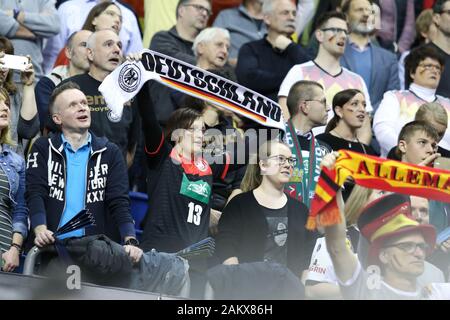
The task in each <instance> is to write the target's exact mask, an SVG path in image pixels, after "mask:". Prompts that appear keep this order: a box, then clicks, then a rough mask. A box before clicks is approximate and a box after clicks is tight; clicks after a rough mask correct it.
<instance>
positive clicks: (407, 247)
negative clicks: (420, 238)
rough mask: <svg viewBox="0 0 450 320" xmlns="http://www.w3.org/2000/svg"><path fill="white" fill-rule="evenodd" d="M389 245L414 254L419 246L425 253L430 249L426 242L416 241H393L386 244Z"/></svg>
mask: <svg viewBox="0 0 450 320" xmlns="http://www.w3.org/2000/svg"><path fill="white" fill-rule="evenodd" d="M389 247H396V248H398V249H400V250H402V251H404V252H406V253H409V254H413V253H414V252H416V250H417V248H419V249H420V250H421V251H422V252H425V253H426V252H427V251H428V250H429V249H430V246H429V245H428V243H426V242H420V243H416V242H412V241H407V242H399V243H393V244H390V245H388V246H386V248H389Z"/></svg>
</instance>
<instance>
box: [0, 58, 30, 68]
mask: <svg viewBox="0 0 450 320" xmlns="http://www.w3.org/2000/svg"><path fill="white" fill-rule="evenodd" d="M27 65H28V58H27V57H24V56H16V55H12V54H5V55H4V56H3V67H4V68H8V69H15V70H20V71H24V70H25V68H26V66H27Z"/></svg>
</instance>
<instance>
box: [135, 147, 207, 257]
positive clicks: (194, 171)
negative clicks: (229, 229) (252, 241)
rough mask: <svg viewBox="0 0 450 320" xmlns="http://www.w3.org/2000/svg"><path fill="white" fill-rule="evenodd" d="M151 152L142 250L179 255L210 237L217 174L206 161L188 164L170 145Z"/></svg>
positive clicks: (201, 160) (200, 160)
mask: <svg viewBox="0 0 450 320" xmlns="http://www.w3.org/2000/svg"><path fill="white" fill-rule="evenodd" d="M162 143H163V145H162V147H161V148H160V149H159V151H158V152H157V153H155V154H154V156H153V155H150V154H148V153H147V159H148V165H149V171H150V174H151V179H149V180H148V197H149V207H148V211H147V215H146V218H145V219H144V222H143V223H144V228H143V229H144V232H143V235H142V243H141V248H142V249H143V250H144V251H148V250H151V249H153V248H154V249H156V250H158V251H162V252H177V251H179V250H181V249H184V248H186V247H187V246H189V245H191V244H194V243H196V242H198V241H200V240H202V239H204V238H206V237H207V236H208V226H209V215H210V198H211V189H212V181H213V174H212V170H211V168H210V166H209V165H208V163H207V162H206V161H204V160H203V159H199V160H198V161H196V162H195V163H191V164H189V163H187V161H185V160H183V159H180V158H179V157H178V155H177V154H176V153H175V152H174V151H175V150H173V149H172V147H171V146H170V145H169V143H167V142H165V141H164V142H162Z"/></svg>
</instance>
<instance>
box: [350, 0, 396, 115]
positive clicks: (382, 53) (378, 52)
mask: <svg viewBox="0 0 450 320" xmlns="http://www.w3.org/2000/svg"><path fill="white" fill-rule="evenodd" d="M342 11H343V12H344V13H345V14H346V15H347V21H348V23H349V25H350V34H349V37H348V40H347V45H346V47H345V51H344V55H343V56H342V57H341V64H342V66H343V67H345V68H347V69H349V70H351V71H353V72H355V73H357V74H359V75H360V76H361V77H362V78H363V79H364V82H365V83H366V86H367V89H368V90H369V95H370V99H371V103H372V106H373V108H374V110H376V109H377V107H378V104H379V103H380V102H381V100H382V99H383V94H384V93H385V92H386V91H389V90H398V89H400V82H399V79H398V65H397V59H396V57H395V55H394V54H393V53H391V52H389V51H387V50H386V49H383V48H381V47H379V46H377V45H375V44H374V43H372V42H371V41H370V36H371V35H372V33H373V32H374V30H375V29H374V25H373V23H372V20H373V19H371V16H372V15H373V8H372V1H371V0H370V1H369V0H350V1H347V2H345V4H344V5H343V7H342Z"/></svg>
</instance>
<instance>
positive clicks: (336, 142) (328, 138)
mask: <svg viewBox="0 0 450 320" xmlns="http://www.w3.org/2000/svg"><path fill="white" fill-rule="evenodd" d="M317 140H319V141H323V142H325V143H326V144H328V145H329V146H330V147H331V149H332V150H334V151H338V150H340V149H345V150H350V151H355V152H359V153H364V154H368V155H371V156H378V154H377V153H376V152H375V150H373V149H372V147H371V146H368V145H367V144H364V143H362V142H353V141H348V140H345V139H342V138H338V137H336V136H333V135H332V134H330V133H322V134H319V135H318V136H317Z"/></svg>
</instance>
